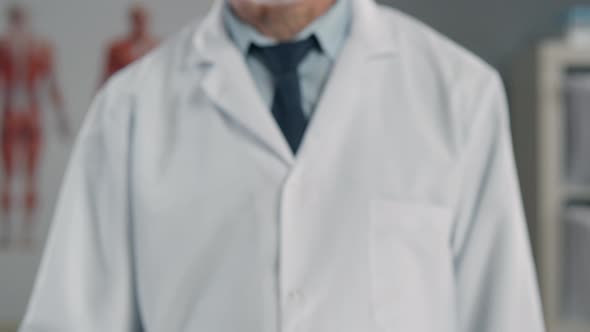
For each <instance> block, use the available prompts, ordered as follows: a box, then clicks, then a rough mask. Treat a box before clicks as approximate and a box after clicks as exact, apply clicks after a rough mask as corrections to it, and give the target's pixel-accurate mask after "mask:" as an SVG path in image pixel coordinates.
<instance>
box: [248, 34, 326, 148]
mask: <svg viewBox="0 0 590 332" xmlns="http://www.w3.org/2000/svg"><path fill="white" fill-rule="evenodd" d="M316 47H318V44H317V41H316V39H315V37H314V36H312V37H310V38H308V39H306V40H303V41H298V42H290V43H281V44H278V45H274V46H268V47H259V46H256V45H253V46H252V48H251V52H252V54H253V55H254V56H256V57H257V58H258V59H260V61H261V62H262V63H263V64H264V65H265V66H266V68H268V70H269V71H270V72H271V73H272V77H273V81H274V88H275V93H274V99H273V102H272V114H273V116H274V118H275V120H276V121H277V124H278V125H279V127H280V128H281V131H282V132H283V135H284V136H285V138H286V140H287V142H288V143H289V146H290V147H291V150H292V151H293V153H294V154H297V150H298V149H299V145H300V144H301V140H302V139H303V135H304V134H305V129H306V127H307V119H306V118H305V115H304V114H303V107H302V100H301V99H302V98H301V86H300V82H299V74H298V71H297V69H298V67H299V64H300V63H301V62H302V61H303V59H304V58H305V56H306V55H307V54H308V53H309V51H311V50H312V49H314V48H316Z"/></svg>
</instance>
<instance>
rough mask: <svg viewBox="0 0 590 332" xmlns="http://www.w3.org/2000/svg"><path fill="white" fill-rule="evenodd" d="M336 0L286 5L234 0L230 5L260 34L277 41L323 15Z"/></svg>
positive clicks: (285, 39)
mask: <svg viewBox="0 0 590 332" xmlns="http://www.w3.org/2000/svg"><path fill="white" fill-rule="evenodd" d="M336 1H337V0H311V1H308V0H304V1H301V2H299V3H296V4H289V5H258V4H252V3H250V2H247V1H236V2H232V3H231V5H232V9H233V11H234V13H235V14H236V16H238V17H239V18H240V19H241V20H242V21H244V22H246V23H248V24H250V25H252V26H253V27H254V28H256V30H258V31H259V32H260V33H262V34H263V35H265V36H267V37H270V38H273V39H276V40H278V41H288V40H291V39H293V38H294V37H295V36H296V35H297V34H298V33H299V32H301V31H303V30H304V29H305V28H306V27H307V26H308V25H310V24H311V23H312V22H313V21H314V20H315V19H317V18H318V17H320V16H322V15H324V14H325V13H326V12H327V11H328V10H330V8H331V7H332V5H333V4H334V3H335V2H336Z"/></svg>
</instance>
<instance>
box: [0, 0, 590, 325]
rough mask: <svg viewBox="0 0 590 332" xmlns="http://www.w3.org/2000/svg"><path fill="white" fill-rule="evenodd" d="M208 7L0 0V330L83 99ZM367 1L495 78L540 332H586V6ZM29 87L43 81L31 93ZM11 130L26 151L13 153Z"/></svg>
mask: <svg viewBox="0 0 590 332" xmlns="http://www.w3.org/2000/svg"><path fill="white" fill-rule="evenodd" d="M211 2H212V0H166V1H161V0H143V1H141V2H138V1H132V0H101V1H94V0H17V1H15V0H0V11H1V12H0V35H1V36H3V40H4V41H7V43H8V44H10V45H11V47H10V49H11V50H13V53H10V52H4V53H6V54H2V51H0V67H1V66H6V67H5V68H9V70H10V72H11V73H13V74H12V75H11V78H10V79H9V80H8V81H9V84H4V85H0V102H1V105H4V106H3V107H4V111H3V112H0V124H1V125H2V126H3V127H2V128H4V132H5V134H4V135H2V137H0V140H2V142H1V143H2V144H1V145H2V147H3V154H2V158H3V160H4V161H5V160H11V161H12V160H13V159H14V162H12V163H11V164H12V165H13V167H12V169H10V170H6V167H3V170H2V172H0V181H1V182H0V184H1V185H2V187H1V188H0V189H1V190H2V191H1V194H2V199H1V203H2V214H1V215H0V332H8V331H10V332H12V331H15V329H16V326H17V325H18V322H19V320H20V319H21V318H22V315H23V313H24V311H25V309H26V304H27V300H28V297H29V294H30V291H31V287H32V285H33V281H34V278H35V273H36V270H37V266H38V263H39V260H40V257H41V253H42V249H43V243H44V240H45V237H46V234H47V230H48V228H49V225H50V219H51V215H52V212H53V205H54V203H55V200H56V196H57V193H58V190H59V184H60V182H61V178H62V175H63V172H64V170H65V165H66V162H67V159H68V155H69V152H70V149H71V147H72V143H73V141H74V139H75V135H76V132H77V130H78V128H79V125H80V123H81V121H82V119H83V117H84V115H85V113H86V111H87V109H88V105H89V103H90V101H91V99H92V97H93V95H94V93H95V92H96V91H97V89H98V88H99V87H100V85H101V84H102V82H103V81H104V80H105V79H106V78H107V77H108V76H109V75H111V74H113V73H114V72H116V71H117V70H119V69H120V68H122V67H124V66H125V65H127V64H129V63H130V62H132V61H133V60H135V59H136V58H139V57H141V55H143V54H144V53H145V52H147V51H149V50H150V49H151V48H152V47H154V46H155V45H156V44H157V43H158V42H160V41H161V40H162V39H164V38H166V36H169V35H170V34H172V33H174V32H175V31H177V30H178V29H179V28H181V27H182V26H185V25H186V24H188V23H189V22H191V21H193V20H195V19H197V18H199V17H202V16H203V15H205V14H206V12H207V10H208V8H209V6H210V4H211ZM380 2H381V3H384V4H387V5H390V6H393V7H396V8H398V9H400V10H402V11H404V12H406V13H408V14H410V15H413V16H415V17H417V18H419V19H421V20H423V21H425V22H426V23H428V24H429V25H431V26H433V27H434V28H435V29H437V30H439V31H441V32H442V33H443V34H445V35H447V36H449V37H450V38H452V39H453V40H455V41H457V42H458V43H460V44H461V45H463V46H465V47H467V48H468V49H470V50H471V51H473V52H474V53H476V54H478V55H479V56H480V57H482V58H483V59H484V60H486V61H487V62H489V63H490V64H491V65H493V66H494V67H496V68H497V69H498V70H499V71H500V72H501V74H502V76H503V78H504V81H505V84H506V87H507V92H508V95H509V99H510V104H511V108H512V110H511V112H512V114H511V116H512V125H513V134H514V144H515V154H516V158H517V161H518V168H519V173H520V177H521V184H522V188H523V194H524V200H525V205H526V212H527V217H528V220H529V226H530V227H529V228H530V232H531V239H532V245H533V248H534V251H535V256H536V260H537V267H538V271H539V278H540V281H541V286H542V296H543V300H544V304H545V313H546V319H547V321H548V324H549V326H550V329H551V332H590V9H589V8H590V1H580V0H578V1H574V0H495V1H477V0H476V1H474V0H448V1H436V0H380ZM15 5H16V6H15ZM23 22H24V23H23ZM21 25H22V26H24V28H23V29H20V28H18V27H19V26H21ZM31 49H34V50H35V51H34V52H32V53H31V52H30V50H31ZM18 52H21V53H18ZM26 52H29V53H30V54H29V53H26ZM18 54H29V61H12V60H11V59H14V58H16V59H20V58H26V57H22V56H20V57H19V56H16V55H18ZM31 54H32V55H31ZM23 73H29V75H27V74H23ZM31 73H32V74H31ZM31 75H32V76H31ZM19 77H20V78H19ZM26 77H29V78H26ZM31 77H33V78H38V79H39V80H40V81H42V82H43V83H42V84H38V85H35V86H34V87H31V85H30V84H27V83H28V82H29V81H27V80H31ZM31 90H34V91H31ZM31 92H32V93H31ZM33 94H34V95H35V97H32V95H33ZM7 95H10V96H11V97H10V101H9V102H6V98H7V97H6V96H7ZM23 132H24V133H25V135H26V136H27V140H28V141H27V143H26V144H20V145H19V144H16V143H15V142H16V141H17V140H18V137H19V136H18V135H22V133H23ZM6 133H7V134H6ZM19 133H20V134H19ZM19 156H20V157H19Z"/></svg>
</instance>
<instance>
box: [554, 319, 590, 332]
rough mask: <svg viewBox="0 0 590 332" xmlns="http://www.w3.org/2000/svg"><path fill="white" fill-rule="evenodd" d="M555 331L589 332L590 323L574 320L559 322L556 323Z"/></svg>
mask: <svg viewBox="0 0 590 332" xmlns="http://www.w3.org/2000/svg"><path fill="white" fill-rule="evenodd" d="M550 325H552V326H553V328H554V329H553V330H555V331H557V332H588V331H590V330H589V328H590V322H584V321H574V320H561V321H559V322H554V323H553V324H551V323H550Z"/></svg>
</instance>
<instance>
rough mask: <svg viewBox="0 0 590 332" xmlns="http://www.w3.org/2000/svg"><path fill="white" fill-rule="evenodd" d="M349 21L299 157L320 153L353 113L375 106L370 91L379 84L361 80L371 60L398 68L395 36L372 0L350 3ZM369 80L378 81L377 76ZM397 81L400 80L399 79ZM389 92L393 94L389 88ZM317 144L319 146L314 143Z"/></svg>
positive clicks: (340, 131) (351, 118)
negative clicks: (351, 16)
mask: <svg viewBox="0 0 590 332" xmlns="http://www.w3.org/2000/svg"><path fill="white" fill-rule="evenodd" d="M351 3H352V5H353V21H352V26H351V28H350V37H349V39H348V41H347V42H346V45H345V47H344V48H343V50H342V52H341V54H340V56H339V58H338V60H337V61H336V63H335V65H334V68H333V70H332V73H331V76H330V79H329V80H328V83H327V85H326V87H325V89H324V93H323V96H322V98H321V99H320V101H319V103H318V106H317V109H316V112H315V115H314V117H313V118H312V121H311V123H310V125H309V127H308V129H307V133H306V136H305V139H304V142H303V145H302V147H301V150H300V153H299V157H300V158H303V157H304V156H305V155H307V154H309V153H312V151H316V152H318V153H319V154H320V155H321V154H322V150H323V149H325V148H326V146H325V145H326V144H328V142H331V141H333V140H334V139H336V140H338V138H337V137H340V136H338V134H343V135H346V133H344V132H342V131H343V130H345V128H348V126H346V124H347V123H348V122H349V121H351V120H353V119H354V115H355V114H356V112H365V111H369V110H370V108H371V107H373V105H376V101H375V100H371V99H374V98H372V97H371V96H374V94H373V93H372V92H374V91H373V89H375V88H377V87H379V84H380V83H379V82H378V81H377V82H376V81H371V82H366V81H363V77H364V76H366V74H367V71H368V70H369V69H370V66H371V64H372V62H373V61H376V60H377V61H389V62H388V63H387V64H388V65H399V64H398V62H399V59H398V57H397V53H398V48H397V47H398V45H397V41H398V40H397V36H396V35H395V34H394V37H393V38H392V34H391V31H390V30H391V28H390V27H391V22H383V18H381V15H380V14H381V13H380V11H379V9H378V7H377V5H376V3H375V2H374V0H353V1H351ZM372 78H374V79H376V80H378V79H379V77H378V76H377V75H374V76H372ZM400 80H401V78H400ZM392 93H396V91H395V89H393V91H392ZM318 143H320V144H318Z"/></svg>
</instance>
